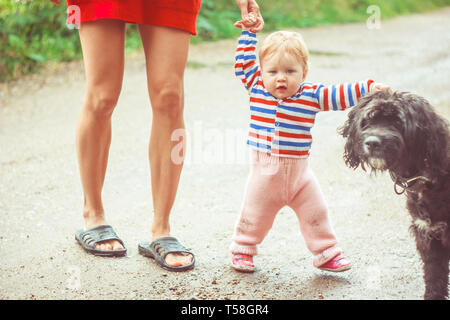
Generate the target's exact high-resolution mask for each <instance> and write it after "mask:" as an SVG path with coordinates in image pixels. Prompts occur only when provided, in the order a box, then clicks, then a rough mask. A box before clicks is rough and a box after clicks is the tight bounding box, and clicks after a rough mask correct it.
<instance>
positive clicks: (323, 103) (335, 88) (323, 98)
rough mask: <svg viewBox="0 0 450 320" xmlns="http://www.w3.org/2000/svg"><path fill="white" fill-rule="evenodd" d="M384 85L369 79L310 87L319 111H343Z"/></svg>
mask: <svg viewBox="0 0 450 320" xmlns="http://www.w3.org/2000/svg"><path fill="white" fill-rule="evenodd" d="M383 86H384V85H382V84H379V83H375V82H374V81H373V80H371V79H369V80H366V81H359V82H356V83H341V84H337V85H330V86H324V85H322V84H317V85H314V86H312V88H311V89H313V90H314V96H315V98H316V99H317V101H318V103H319V106H320V110H321V111H328V110H345V109H347V108H350V107H353V106H354V105H356V104H357V103H358V101H359V99H360V98H361V97H362V96H364V95H365V94H366V93H368V92H370V91H374V90H379V89H380V88H382V87H383Z"/></svg>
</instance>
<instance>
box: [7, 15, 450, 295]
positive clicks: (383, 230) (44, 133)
mask: <svg viewBox="0 0 450 320" xmlns="http://www.w3.org/2000/svg"><path fill="white" fill-rule="evenodd" d="M449 18H450V8H447V9H444V10H440V11H437V12H432V13H427V14H420V15H411V16H406V17H400V18H396V19H393V20H389V21H382V23H381V28H380V29H377V30H370V29H368V28H367V27H366V24H365V23H361V24H359V23H358V24H349V25H344V26H330V27H319V28H310V29H303V30H300V31H301V32H302V34H303V35H304V38H305V40H306V42H307V43H308V44H309V48H310V50H311V51H312V53H313V54H312V57H311V67H310V74H309V77H308V79H309V80H311V81H321V82H323V83H329V84H331V83H337V82H342V81H356V80H363V79H366V78H369V77H370V78H373V79H375V80H376V81H379V82H383V83H386V84H389V85H390V86H391V87H392V88H394V89H397V90H404V91H411V92H415V93H417V94H420V95H422V96H424V97H425V98H427V99H428V100H429V101H430V102H431V103H432V104H433V105H434V106H435V107H436V109H437V110H438V111H439V113H440V114H442V115H444V116H445V117H447V118H448V119H450V90H449V88H450V78H449V74H450V55H449V52H450V19H449ZM263 36H264V35H261V36H260V38H261V39H262V38H263ZM234 48H235V40H226V41H220V42H216V43H205V44H200V45H195V46H192V47H191V51H190V57H189V61H190V63H189V68H188V69H187V71H186V76H185V80H186V82H185V83H186V106H185V117H186V124H187V128H188V132H189V136H190V150H191V156H190V158H189V159H188V162H187V163H186V165H185V168H184V171H183V174H182V178H181V182H180V188H179V192H178V196H177V200H176V203H175V206H174V209H173V214H172V219H171V221H172V230H173V235H175V236H177V237H178V238H180V239H181V240H182V242H183V243H184V244H185V245H186V246H187V247H189V248H191V249H192V250H193V252H194V253H195V254H196V257H197V264H196V268H195V269H194V270H192V271H190V272H187V273H182V274H177V273H170V272H168V271H163V270H162V269H160V268H159V267H157V266H156V264H155V263H154V262H153V261H151V260H149V259H146V258H144V257H142V256H140V255H139V254H138V253H137V244H138V242H139V241H144V240H147V239H149V238H150V230H149V229H150V223H151V218H152V200H151V193H150V175H149V165H148V161H147V144H148V137H149V133H150V124H151V109H150V104H149V101H148V97H147V89H146V77H145V72H144V58H143V55H142V54H133V55H130V56H128V57H127V61H126V71H125V77H124V85H123V90H122V94H121V97H120V100H119V103H118V106H117V109H116V111H115V113H114V116H113V140H112V145H111V150H110V162H109V168H108V173H107V177H106V182H105V188H104V192H103V196H104V203H105V209H106V212H107V217H108V219H109V222H110V223H111V224H112V225H113V226H114V227H115V229H116V231H117V233H118V234H119V235H120V236H121V237H122V239H123V240H124V241H125V243H126V245H127V246H128V250H129V253H128V256H127V257H125V258H121V259H108V258H98V257H94V256H92V255H88V254H86V253H85V252H84V251H83V250H82V249H81V248H80V247H79V246H78V244H77V243H76V242H75V240H74V232H75V230H76V229H78V228H80V227H81V226H82V219H81V210H82V193H81V187H80V181H79V175H78V169H77V162H76V156H75V147H74V141H75V123H76V119H77V116H78V114H79V110H80V107H81V105H82V103H83V98H84V89H85V88H84V74H83V72H84V70H83V66H82V62H81V61H77V62H73V63H69V64H64V65H62V67H60V68H59V69H57V70H54V71H52V72H47V73H45V74H41V75H39V76H34V77H31V78H28V79H24V80H21V81H20V82H18V83H17V84H16V85H13V86H12V87H10V88H9V89H8V90H6V88H5V87H2V92H1V95H0V98H1V99H2V100H1V101H0V105H1V109H0V212H1V220H0V256H1V257H2V258H1V264H0V299H345V300H351V299H421V298H422V295H423V292H424V284H423V279H422V276H423V272H422V269H421V263H420V259H419V257H418V254H417V252H416V250H415V244H414V241H413V238H412V236H411V235H410V233H409V232H408V227H409V224H410V218H409V216H408V214H407V212H406V209H405V199H404V197H403V196H397V195H395V194H394V192H393V185H392V182H391V181H390V179H389V177H388V176H387V175H381V176H378V177H372V178H371V177H369V176H367V175H365V174H364V173H362V172H361V171H352V170H351V169H348V168H346V167H345V165H344V162H343V160H342V152H343V145H344V141H343V139H342V138H341V137H339V136H338V134H337V132H336V129H337V128H338V127H339V126H340V125H342V124H343V122H344V121H345V119H346V116H347V112H329V113H323V114H320V115H319V116H318V119H317V121H316V123H317V124H316V126H315V127H314V129H313V136H314V143H313V147H312V156H311V161H310V163H311V166H312V168H313V170H314V171H315V173H316V175H317V177H318V179H319V181H320V183H321V186H322V189H323V192H324V194H325V197H326V199H327V202H328V206H329V209H330V215H331V219H332V221H333V224H334V228H335V231H336V233H337V235H338V238H339V240H340V246H341V247H342V248H343V249H344V252H345V254H346V255H347V256H348V257H349V258H350V259H351V260H352V262H353V268H352V269H351V270H350V271H348V272H345V273H342V274H329V273H325V272H321V271H319V270H317V269H314V268H313V266H312V257H311V255H310V253H309V252H308V250H307V249H306V247H305V244H304V242H303V239H302V237H301V235H300V233H299V226H298V222H297V220H296V217H295V215H294V214H293V212H292V211H291V210H290V209H289V208H285V209H283V210H282V211H281V212H280V213H279V215H278V216H277V218H276V220H275V223H274V227H273V229H272V230H271V231H270V233H269V235H268V236H267V238H266V239H265V241H264V242H263V243H262V245H261V246H260V255H259V256H258V257H256V260H255V261H256V263H257V264H258V265H259V266H260V269H259V270H258V272H256V273H254V274H251V275H248V274H239V273H236V272H234V271H233V270H231V269H230V267H229V253H228V245H229V241H230V236H231V233H232V229H233V225H234V221H235V219H236V216H237V214H238V211H239V208H240V205H241V201H242V197H243V190H244V186H245V182H246V177H247V173H248V167H247V165H246V164H245V161H244V160H245V157H244V158H243V156H242V154H243V153H242V152H244V153H245V150H246V149H245V139H244V136H242V133H244V134H245V130H246V127H247V122H248V115H249V112H248V108H247V103H246V101H247V95H246V92H245V90H244V89H243V88H242V86H241V84H240V83H239V81H238V80H237V79H235V77H234V74H233V68H232V65H233V58H234ZM230 110H231V112H230ZM213 136H214V137H217V139H219V140H217V139H216V138H215V139H216V140H212V139H211V137H213ZM220 141H226V143H222V144H220ZM217 145H224V146H223V147H219V148H217Z"/></svg>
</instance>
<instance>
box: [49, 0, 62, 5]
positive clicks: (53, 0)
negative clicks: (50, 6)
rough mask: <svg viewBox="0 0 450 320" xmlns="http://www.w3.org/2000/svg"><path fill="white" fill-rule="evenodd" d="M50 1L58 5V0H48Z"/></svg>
mask: <svg viewBox="0 0 450 320" xmlns="http://www.w3.org/2000/svg"><path fill="white" fill-rule="evenodd" d="M50 1H51V2H53V3H54V4H56V5H59V3H60V2H59V0H50Z"/></svg>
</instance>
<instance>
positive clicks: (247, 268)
mask: <svg viewBox="0 0 450 320" xmlns="http://www.w3.org/2000/svg"><path fill="white" fill-rule="evenodd" d="M231 266H232V267H233V268H234V269H235V270H237V271H241V272H254V271H255V269H256V267H255V265H254V264H253V256H250V255H247V254H240V253H233V256H232V257H231Z"/></svg>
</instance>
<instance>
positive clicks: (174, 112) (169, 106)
mask: <svg viewBox="0 0 450 320" xmlns="http://www.w3.org/2000/svg"><path fill="white" fill-rule="evenodd" d="M150 98H151V102H152V110H153V115H154V117H168V118H170V119H178V118H179V117H180V116H182V114H183V86H182V84H175V85H174V84H167V85H161V86H158V87H157V88H153V89H152V90H150Z"/></svg>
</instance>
